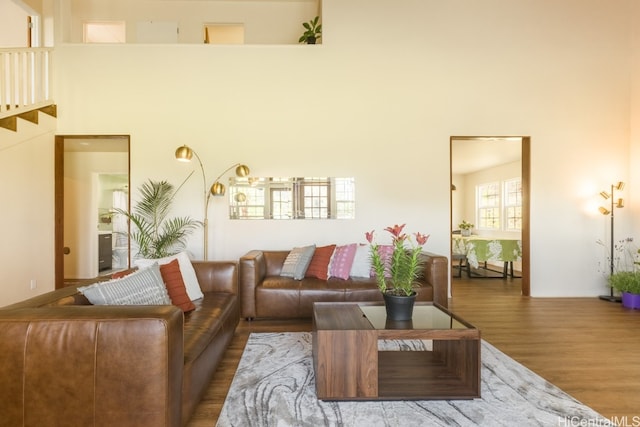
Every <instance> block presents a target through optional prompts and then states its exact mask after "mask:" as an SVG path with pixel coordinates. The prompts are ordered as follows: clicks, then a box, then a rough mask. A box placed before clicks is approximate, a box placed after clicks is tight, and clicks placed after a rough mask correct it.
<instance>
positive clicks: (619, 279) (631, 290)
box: [609, 270, 640, 309]
mask: <svg viewBox="0 0 640 427" xmlns="http://www.w3.org/2000/svg"><path fill="white" fill-rule="evenodd" d="M609 285H610V286H611V287H612V288H614V289H615V290H617V291H618V292H620V293H622V305H623V306H625V307H628V308H634V309H640V271H638V270H634V271H619V272H617V273H614V274H612V275H611V276H609Z"/></svg>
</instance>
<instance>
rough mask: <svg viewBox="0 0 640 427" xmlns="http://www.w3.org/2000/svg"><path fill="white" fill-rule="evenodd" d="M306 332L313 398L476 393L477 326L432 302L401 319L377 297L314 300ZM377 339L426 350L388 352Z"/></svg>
mask: <svg viewBox="0 0 640 427" xmlns="http://www.w3.org/2000/svg"><path fill="white" fill-rule="evenodd" d="M394 328H398V329H394ZM312 337H313V343H312V345H313V364H314V370H315V374H316V392H317V395H318V398H319V399H322V400H411V399H416V400H417V399H419V400H422V399H473V398H477V397H480V331H479V330H478V329H476V328H475V327H473V326H472V325H470V324H469V323H467V322H465V321H464V320H462V319H460V318H459V317H457V316H455V315H454V314H452V313H450V312H449V311H448V310H447V309H446V308H444V307H441V306H439V305H437V304H432V303H417V304H416V308H415V310H414V318H413V320H412V321H411V322H403V323H402V324H400V323H393V322H387V321H386V317H385V315H384V305H382V304H381V303H315V304H314V311H313V333H312ZM382 340H421V341H424V343H425V345H426V346H427V347H431V348H429V349H428V351H413V350H412V351H388V350H387V349H386V348H385V346H384V344H382V349H380V347H379V341H382Z"/></svg>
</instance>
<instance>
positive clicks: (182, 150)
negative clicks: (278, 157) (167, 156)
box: [176, 145, 250, 261]
mask: <svg viewBox="0 0 640 427" xmlns="http://www.w3.org/2000/svg"><path fill="white" fill-rule="evenodd" d="M194 156H195V158H196V159H197V160H198V165H199V166H200V172H202V187H203V189H204V191H203V195H204V197H203V199H204V215H203V217H204V221H203V222H202V225H203V227H202V229H203V236H202V241H203V243H202V244H203V254H204V260H205V261H207V260H208V257H209V244H208V238H209V200H211V196H216V197H219V196H224V193H225V192H226V187H225V185H224V184H223V183H221V182H220V178H222V177H223V176H224V174H226V173H227V172H229V171H230V170H231V169H233V168H236V175H237V176H239V177H245V176H247V175H249V173H250V170H249V166H247V165H243V164H241V163H236V164H233V165H231V166H229V167H228V168H227V169H225V170H224V172H222V173H221V174H220V175H218V176H217V178H216V179H215V180H214V181H213V184H211V186H210V187H207V177H206V174H205V172H204V166H203V165H202V160H201V159H200V156H198V153H196V151H195V150H193V149H192V148H190V147H188V146H187V145H183V146H181V147H178V148H177V149H176V160H178V161H180V162H190V161H191V159H192V158H193V157H194Z"/></svg>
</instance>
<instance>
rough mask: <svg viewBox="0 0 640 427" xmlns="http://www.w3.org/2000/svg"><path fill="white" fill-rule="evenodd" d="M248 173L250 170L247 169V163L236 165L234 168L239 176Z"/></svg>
mask: <svg viewBox="0 0 640 427" xmlns="http://www.w3.org/2000/svg"><path fill="white" fill-rule="evenodd" d="M250 173H251V171H250V170H249V166H247V165H238V167H237V168H236V175H238V176H240V177H244V176H247V175H249V174H250Z"/></svg>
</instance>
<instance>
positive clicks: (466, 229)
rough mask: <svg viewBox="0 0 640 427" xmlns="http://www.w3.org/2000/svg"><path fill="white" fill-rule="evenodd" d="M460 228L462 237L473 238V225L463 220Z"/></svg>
mask: <svg viewBox="0 0 640 427" xmlns="http://www.w3.org/2000/svg"><path fill="white" fill-rule="evenodd" d="M458 227H460V234H461V235H463V236H465V237H468V236H471V229H472V228H473V224H471V223H470V222H467V221H465V220H462V222H461V223H460V224H458Z"/></svg>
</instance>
